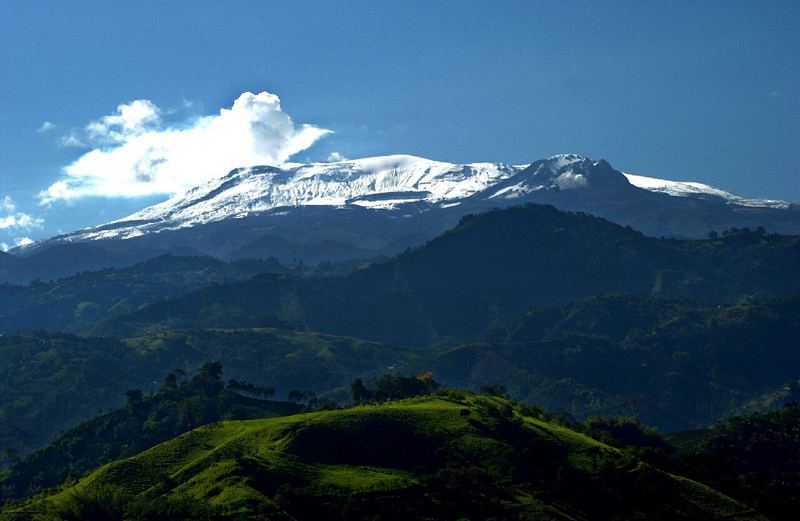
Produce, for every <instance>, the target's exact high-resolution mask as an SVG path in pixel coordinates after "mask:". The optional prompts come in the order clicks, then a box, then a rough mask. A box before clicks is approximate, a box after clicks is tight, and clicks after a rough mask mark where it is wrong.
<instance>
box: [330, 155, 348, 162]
mask: <svg viewBox="0 0 800 521" xmlns="http://www.w3.org/2000/svg"><path fill="white" fill-rule="evenodd" d="M339 161H347V158H346V157H344V156H343V155H342V154H340V153H339V152H331V153H330V155H329V156H328V163H338V162H339Z"/></svg>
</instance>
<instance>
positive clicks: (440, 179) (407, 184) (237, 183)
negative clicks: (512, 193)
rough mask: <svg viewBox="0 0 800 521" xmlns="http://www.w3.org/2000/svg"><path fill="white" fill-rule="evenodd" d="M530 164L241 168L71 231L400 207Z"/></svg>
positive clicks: (485, 183)
mask: <svg viewBox="0 0 800 521" xmlns="http://www.w3.org/2000/svg"><path fill="white" fill-rule="evenodd" d="M526 166H527V165H522V166H514V165H504V164H495V163H474V164H468V165H456V164H452V163H443V162H440V161H431V160H429V159H424V158H421V157H414V156H405V155H394V156H384V157H372V158H367V159H359V160H354V161H341V162H336V163H312V164H307V165H306V164H289V165H284V166H283V167H280V168H279V167H272V166H257V167H252V168H239V169H236V170H233V171H231V172H230V173H228V174H227V175H226V176H224V177H222V178H220V179H214V180H212V181H209V182H207V183H205V184H203V185H200V186H198V187H196V188H193V189H191V190H189V191H188V192H186V193H185V194H181V195H179V196H176V197H173V198H172V199H169V200H168V201H165V202H163V203H160V204H157V205H154V206H151V207H149V208H145V209H144V210H142V211H140V212H137V213H135V214H133V215H131V216H129V217H126V218H124V219H120V220H118V221H115V222H113V223H109V225H105V226H102V227H98V228H96V229H87V230H84V231H81V232H78V233H77V234H74V235H72V236H70V238H71V239H81V240H85V239H102V238H110V237H119V238H130V237H136V236H139V235H142V234H143V233H148V232H153V231H163V230H175V229H180V228H185V227H191V226H196V225H199V224H204V223H208V222H212V221H219V220H223V219H228V218H242V217H247V216H250V215H254V214H259V213H262V212H265V211H268V210H272V209H275V208H291V207H297V206H334V207H339V206H345V205H356V206H360V207H364V208H371V209H396V208H398V207H400V206H402V205H404V204H407V203H419V202H426V203H439V202H446V201H456V200H461V199H464V198H467V197H469V196H471V195H473V194H476V193H478V192H481V191H482V190H485V189H486V188H488V187H490V186H492V185H494V184H496V183H498V182H499V181H502V180H503V179H507V178H508V177H510V176H512V175H514V174H516V173H518V172H519V171H521V170H523V169H524V168H525V167H526Z"/></svg>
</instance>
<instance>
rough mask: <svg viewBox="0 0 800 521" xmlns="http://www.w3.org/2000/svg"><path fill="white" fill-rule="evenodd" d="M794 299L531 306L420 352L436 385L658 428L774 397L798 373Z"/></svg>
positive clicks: (632, 299) (697, 421) (799, 328)
mask: <svg viewBox="0 0 800 521" xmlns="http://www.w3.org/2000/svg"><path fill="white" fill-rule="evenodd" d="M798 335H800V297H798V296H791V297H780V298H774V299H770V300H765V301H753V302H740V303H737V304H734V305H730V306H718V305H707V304H702V303H699V302H697V301H675V300H666V299H661V298H655V297H646V296H637V295H615V296H605V297H592V298H589V299H586V300H583V301H580V302H576V303H572V304H567V305H562V306H553V307H545V308H537V309H534V310H531V311H530V312H528V313H526V314H525V315H523V316H522V317H521V318H519V319H518V320H515V321H513V322H511V323H509V324H507V325H505V326H502V327H499V328H497V329H495V330H494V331H493V332H492V333H491V334H490V335H488V336H487V337H486V338H485V339H483V340H481V341H475V342H468V343H465V344H463V345H460V346H458V347H455V348H453V349H450V350H447V351H445V352H443V353H441V354H439V355H437V356H436V357H435V358H433V359H431V360H426V362H425V364H424V366H421V367H420V369H421V368H422V367H424V369H425V370H430V371H433V373H434V374H435V375H436V378H437V379H438V380H439V381H441V382H442V383H444V384H446V385H455V386H460V387H468V388H471V389H476V390H477V389H480V388H481V386H484V385H488V384H502V385H504V386H505V387H506V388H507V389H508V392H509V393H510V395H511V396H512V397H513V398H515V399H519V400H522V401H524V402H526V403H536V404H540V405H542V406H544V407H546V408H547V409H549V410H563V411H566V412H568V413H570V414H572V415H574V416H576V417H578V418H586V417H588V416H592V415H613V416H630V417H635V418H637V419H638V420H640V421H642V422H643V423H645V424H647V425H652V426H655V427H658V428H659V429H662V430H665V431H675V430H682V429H689V428H698V427H702V426H706V425H710V424H711V423H713V422H715V421H719V420H722V419H724V418H727V417H729V416H731V415H733V414H738V413H742V412H745V411H752V410H758V409H762V408H770V407H774V406H775V405H779V404H780V403H781V402H782V400H783V399H784V397H785V396H786V394H787V393H786V391H785V390H784V387H785V386H786V385H787V384H788V383H789V382H794V381H797V380H798V379H800V362H798V360H800V352H798V349H797V346H796V342H795V340H794V339H795V338H797V336H798Z"/></svg>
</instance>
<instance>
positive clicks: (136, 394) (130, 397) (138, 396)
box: [125, 389, 144, 409]
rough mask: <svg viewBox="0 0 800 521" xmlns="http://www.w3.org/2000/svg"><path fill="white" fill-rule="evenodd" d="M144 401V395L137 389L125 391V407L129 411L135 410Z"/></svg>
mask: <svg viewBox="0 0 800 521" xmlns="http://www.w3.org/2000/svg"><path fill="white" fill-rule="evenodd" d="M142 400H144V393H142V391H141V390H139V389H128V390H127V391H125V407H127V408H129V409H133V408H135V407H136V406H137V405H139V404H140V403H142Z"/></svg>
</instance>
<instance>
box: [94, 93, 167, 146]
mask: <svg viewBox="0 0 800 521" xmlns="http://www.w3.org/2000/svg"><path fill="white" fill-rule="evenodd" d="M160 112H161V111H160V110H159V108H158V107H156V106H155V105H154V104H153V102H152V101H150V100H146V99H137V100H133V101H131V102H130V103H123V104H122V105H120V106H118V107H117V113H116V114H112V115H110V116H103V117H102V118H100V119H99V120H97V121H92V122H91V123H89V124H88V125H86V134H87V135H88V137H89V141H90V142H91V143H92V144H95V145H107V144H111V143H124V142H125V141H127V140H129V139H130V138H132V137H135V136H138V135H140V134H143V133H144V132H146V131H147V130H150V129H152V128H154V127H156V126H157V125H158V124H159V122H160V121H161V116H160V115H159V113H160Z"/></svg>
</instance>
